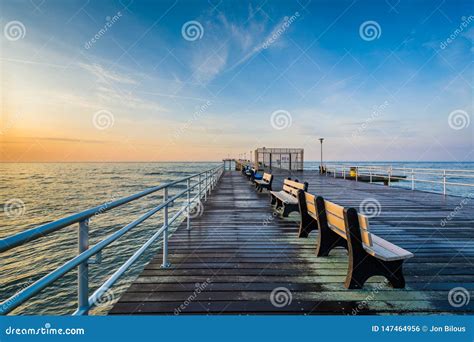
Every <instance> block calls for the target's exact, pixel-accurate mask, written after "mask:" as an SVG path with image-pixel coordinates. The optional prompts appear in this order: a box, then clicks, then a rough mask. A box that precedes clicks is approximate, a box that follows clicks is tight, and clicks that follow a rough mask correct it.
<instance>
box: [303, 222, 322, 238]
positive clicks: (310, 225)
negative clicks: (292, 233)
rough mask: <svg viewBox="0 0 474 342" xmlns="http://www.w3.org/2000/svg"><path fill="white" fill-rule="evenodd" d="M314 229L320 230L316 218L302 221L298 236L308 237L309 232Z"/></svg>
mask: <svg viewBox="0 0 474 342" xmlns="http://www.w3.org/2000/svg"><path fill="white" fill-rule="evenodd" d="M313 230H318V222H317V221H315V220H309V222H305V223H303V221H301V222H300V230H299V232H298V237H299V238H307V237H308V235H309V233H311V232H312V231H313Z"/></svg>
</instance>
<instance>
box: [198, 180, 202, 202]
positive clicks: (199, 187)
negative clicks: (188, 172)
mask: <svg viewBox="0 0 474 342" xmlns="http://www.w3.org/2000/svg"><path fill="white" fill-rule="evenodd" d="M201 176H202V175H201V174H199V186H198V191H199V196H198V200H199V201H201V195H202V190H201V182H202V180H201Z"/></svg>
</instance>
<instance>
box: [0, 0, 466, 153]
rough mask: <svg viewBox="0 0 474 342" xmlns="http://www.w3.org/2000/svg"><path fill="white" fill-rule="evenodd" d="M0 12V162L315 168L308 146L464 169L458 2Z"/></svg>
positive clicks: (462, 34)
mask: <svg viewBox="0 0 474 342" xmlns="http://www.w3.org/2000/svg"><path fill="white" fill-rule="evenodd" d="M1 12H2V14H1V24H2V27H3V28H5V27H6V26H7V24H8V23H10V22H12V21H19V22H21V23H22V24H23V26H24V29H25V34H24V37H23V38H21V39H18V40H11V39H10V40H9V39H5V38H8V37H6V36H5V32H4V35H3V36H2V41H1V42H2V44H1V48H2V52H1V54H2V58H1V63H2V74H3V77H2V78H3V82H2V83H3V85H2V89H3V90H4V91H3V95H2V96H3V100H4V101H3V102H4V104H3V106H2V122H3V126H4V129H3V131H4V132H3V134H2V138H1V140H0V142H2V146H3V147H2V149H1V153H2V159H4V160H12V161H28V160H35V161H46V160H62V161H73V160H218V159H220V158H222V157H227V156H237V155H238V154H240V153H242V152H248V151H250V150H251V149H254V148H256V147H262V146H266V147H304V148H305V153H306V158H307V159H317V158H318V155H319V154H318V153H319V146H318V142H317V138H319V137H320V136H323V137H325V138H326V141H325V148H326V156H327V157H328V158H329V159H332V160H446V161H472V160H474V153H473V147H474V123H471V122H470V121H472V113H473V101H472V100H473V92H472V90H473V84H474V83H473V69H472V52H473V51H474V50H473V48H472V39H473V37H474V18H473V17H472V15H474V11H473V5H472V2H470V1H450V2H448V1H446V2H445V1H396V0H392V1H383V0H382V1H375V0H374V1H338V0H336V1H300V0H299V1H251V2H246V1H217V0H216V1H214V0H210V1H139V0H121V1H85V0H82V1H56V0H54V1H53V0H32V1H30V0H27V1H9V0H7V1H2V11H1ZM114 16H116V20H115V19H112V18H114ZM470 16H471V17H470ZM189 21H194V22H197V23H198V24H199V25H200V27H198V31H199V33H200V35H199V37H198V38H197V39H196V40H192V39H191V40H190V39H185V38H186V37H184V36H183V25H186V23H188V22H189ZM285 22H286V25H285ZM107 23H110V27H108V28H107V30H106V32H104V33H103V34H100V37H99V39H96V41H95V42H94V43H92V44H90V46H89V48H86V46H85V45H86V43H87V42H89V43H90V42H91V39H92V38H93V37H94V36H96V35H97V34H98V33H99V31H100V30H101V29H103V28H104V26H105V25H106V24H107ZM463 23H464V25H463ZM366 25H368V26H369V29H370V27H372V28H374V30H375V31H376V32H375V37H373V36H367V35H366V34H369V35H370V30H369V33H364V32H363V31H362V32H361V27H362V28H363V27H365V26H366ZM201 28H202V29H201ZM460 28H462V30H459V29H460ZM201 35H202V36H201ZM450 36H451V37H454V38H453V39H452V41H450V42H449V43H446V41H447V39H448V38H449V37H450ZM188 38H189V37H188ZM191 38H192V37H191ZM372 38H374V39H372ZM443 43H444V45H443ZM104 111H105V113H106V114H107V115H108V117H107V118H108V119H109V121H110V120H111V121H112V124H111V123H110V122H109V125H108V126H107V127H105V129H104V127H99V129H98V128H97V123H96V122H94V120H95V119H94V118H95V117H96V116H95V114H96V113H98V112H99V113H103V112H104ZM453 112H455V115H457V116H460V120H463V123H462V127H459V126H457V127H454V128H453V127H452V126H453V123H452V122H450V120H451V121H452V115H451V116H450V114H451V113H453ZM273 113H276V114H275V115H276V116H277V117H278V116H280V115H282V116H283V119H282V120H283V127H281V126H279V123H278V122H275V121H273V122H272V117H273V118H275V115H273V116H272V114H273ZM282 113H283V114H282ZM458 119H459V118H458ZM450 123H451V124H450ZM99 126H100V125H99ZM275 126H276V127H275ZM454 126H456V123H455V124H454Z"/></svg>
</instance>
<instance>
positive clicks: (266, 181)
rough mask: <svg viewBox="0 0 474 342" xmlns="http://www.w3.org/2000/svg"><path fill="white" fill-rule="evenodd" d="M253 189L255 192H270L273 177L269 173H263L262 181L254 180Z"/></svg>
mask: <svg viewBox="0 0 474 342" xmlns="http://www.w3.org/2000/svg"><path fill="white" fill-rule="evenodd" d="M254 182H255V189H256V190H257V191H260V192H262V191H263V189H267V190H269V191H271V190H272V182H273V175H272V174H270V173H266V172H265V173H263V177H262V179H255V180H254Z"/></svg>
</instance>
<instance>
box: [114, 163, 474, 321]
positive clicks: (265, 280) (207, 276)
mask: <svg viewBox="0 0 474 342" xmlns="http://www.w3.org/2000/svg"><path fill="white" fill-rule="evenodd" d="M272 173H273V174H274V176H275V179H274V182H273V188H274V189H281V185H282V182H283V179H285V178H286V177H289V176H290V177H292V178H297V179H299V180H300V181H306V182H308V183H309V189H308V191H309V192H310V193H313V194H317V195H321V196H323V197H324V198H326V199H328V200H330V201H334V202H336V203H339V204H340V205H343V206H352V207H355V208H358V207H359V205H360V203H362V202H363V201H364V200H366V199H368V198H371V199H375V200H377V201H378V203H380V205H381V212H380V215H378V216H376V217H373V218H371V219H370V222H371V231H372V232H373V233H375V234H377V235H378V236H380V237H383V238H384V239H387V240H389V241H390V242H392V243H394V244H396V245H398V246H400V247H403V248H405V249H407V250H409V251H410V252H412V253H413V254H414V255H415V256H414V257H413V258H411V259H409V260H407V262H406V263H405V266H404V268H405V277H406V288H405V289H393V288H390V287H389V286H387V285H386V284H385V283H384V282H383V278H381V277H373V278H371V279H370V280H369V282H368V283H367V284H366V286H365V287H364V288H363V289H362V290H348V289H346V288H344V280H345V276H346V272H347V262H348V258H347V253H346V251H345V250H343V249H337V250H335V251H333V252H332V253H331V255H330V256H329V257H316V255H315V250H316V246H315V244H316V234H317V232H316V231H314V232H312V233H311V234H310V236H309V237H308V238H298V237H297V232H298V221H299V215H297V214H292V215H290V217H288V218H285V219H283V218H280V217H278V216H276V215H275V214H274V213H273V211H272V208H271V207H270V204H269V196H268V193H266V192H265V191H264V192H263V193H257V192H256V191H255V189H254V186H253V185H252V184H251V183H250V182H248V181H247V179H246V177H243V176H242V175H241V173H240V172H238V171H226V172H225V173H224V175H223V177H222V178H221V180H220V182H219V183H218V185H217V187H216V189H215V190H214V191H213V192H212V194H211V195H210V196H209V197H208V200H207V202H205V204H204V212H203V215H202V216H200V217H198V218H195V219H193V220H192V229H191V230H190V231H188V230H186V225H185V224H182V225H181V226H180V227H179V228H178V229H177V230H176V231H175V232H174V234H173V235H172V236H171V237H170V240H169V251H170V255H169V261H170V262H171V264H172V267H171V268H169V269H161V268H160V265H161V263H162V256H161V254H158V255H156V257H155V258H154V259H153V260H152V261H151V262H150V263H149V264H148V265H147V266H146V267H145V269H144V271H143V272H142V273H141V275H140V276H139V277H138V278H137V279H136V280H135V281H134V282H133V284H132V285H131V286H130V287H129V288H128V290H127V291H126V292H125V293H124V294H123V296H122V297H121V298H120V299H119V301H118V302H117V303H116V304H115V306H114V307H113V308H112V310H111V311H110V313H109V314H171V315H172V314H349V315H351V314H400V313H401V314H426V313H453V312H455V313H470V314H472V313H474V298H473V295H474V267H473V266H474V239H473V238H474V199H467V200H464V201H463V199H462V198H457V197H451V196H443V195H438V194H432V193H425V192H421V191H411V190H405V189H400V188H390V187H387V186H382V185H375V184H368V183H363V182H355V181H349V180H343V179H338V178H331V177H326V176H320V175H319V174H318V173H317V172H315V171H300V172H295V171H293V172H291V173H290V171H284V170H279V171H275V170H273V172H272ZM460 206H461V209H458V210H457V209H456V208H459V207H460ZM452 213H455V214H452ZM450 215H451V216H450ZM448 217H449V218H448ZM455 288H463V289H465V290H467V291H468V294H469V295H470V297H471V300H470V302H469V303H467V304H465V305H462V306H457V305H456V303H452V301H451V303H450V300H448V298H449V292H450V291H451V290H453V289H455ZM284 289H286V290H284ZM272 291H274V295H275V291H277V292H278V291H280V293H279V295H280V298H278V297H276V298H275V296H274V295H273V297H272ZM271 299H272V300H271ZM275 301H276V303H275ZM453 304H454V305H453Z"/></svg>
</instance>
